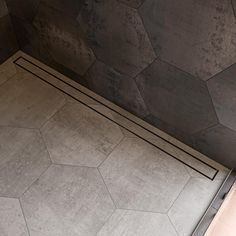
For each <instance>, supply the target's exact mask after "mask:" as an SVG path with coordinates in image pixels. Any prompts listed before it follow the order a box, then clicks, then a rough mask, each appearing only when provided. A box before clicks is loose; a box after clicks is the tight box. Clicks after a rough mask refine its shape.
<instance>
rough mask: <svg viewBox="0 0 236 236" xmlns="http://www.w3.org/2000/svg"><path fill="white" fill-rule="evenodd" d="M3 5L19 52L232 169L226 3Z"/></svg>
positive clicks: (231, 68) (232, 93) (233, 68)
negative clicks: (13, 31) (26, 54)
mask: <svg viewBox="0 0 236 236" xmlns="http://www.w3.org/2000/svg"><path fill="white" fill-rule="evenodd" d="M6 2H7V6H8V9H9V12H10V16H11V20H12V22H13V26H14V29H15V34H16V37H17V40H18V43H19V46H20V49H21V50H23V51H24V52H26V53H28V54H30V55H31V56H33V57H35V58H37V59H39V60H41V61H42V62H44V63H46V64H48V65H49V66H51V67H53V68H54V69H56V70H58V71H59V72H61V73H63V74H65V75H67V76H69V77H70V78H72V79H74V80H76V81H77V82H79V83H80V84H82V85H85V86H86V87H88V88H90V89H91V90H93V91H95V92H97V93H98V94H100V95H102V96H104V97H105V98H107V99H109V100H111V101H113V102H115V103H116V104H118V105H120V106H122V107H123V108H125V109H127V110H128V111H130V112H132V113H134V114H136V115H137V116H139V117H141V118H142V119H144V120H146V121H148V122H149V123H151V124H153V125H155V126H157V127H158V128H160V129H162V130H164V131H166V132H167V133H169V134H171V135H173V136H174V137H176V138H178V139H180V140H181V141H183V142H185V143H187V144H189V145H190V146H193V147H194V148H196V149H197V150H199V151H201V152H203V153H204V154H206V155H208V156H209V157H211V158H213V159H215V160H217V161H219V162H221V163H223V164H225V165H227V166H228V167H234V168H236V157H235V153H236V145H235V143H236V78H235V77H236V65H235V64H234V63H236V20H235V14H234V6H235V10H236V1H235V0H232V1H231V0H199V1H194V0H190V1H189V0H182V1H181V2H180V1H175V0H168V1H167V0H109V1H105V0H100V1H94V0H86V1H85V0H83V1H82V0H81V1H75V0H68V1H62V0H41V1H40V0H25V1H19V0H7V1H6ZM1 8H2V7H1ZM3 9H5V8H3ZM5 12H6V13H4V11H3V12H2V11H1V25H2V19H3V17H2V15H4V14H5V16H6V18H7V19H8V21H9V16H8V15H7V14H8V13H7V10H5ZM1 27H2V26H1ZM5 31H6V32H8V30H5ZM5 31H4V30H1V34H2V32H5ZM8 37H9V36H8ZM1 38H2V37H1ZM10 38H12V36H11V37H10ZM8 43H9V42H8ZM13 45H14V44H13ZM1 50H2V49H1ZM1 55H2V53H1Z"/></svg>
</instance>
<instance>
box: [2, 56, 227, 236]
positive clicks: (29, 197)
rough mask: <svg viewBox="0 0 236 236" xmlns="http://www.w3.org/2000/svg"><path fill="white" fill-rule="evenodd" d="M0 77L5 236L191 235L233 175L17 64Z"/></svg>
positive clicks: (7, 66)
mask: <svg viewBox="0 0 236 236" xmlns="http://www.w3.org/2000/svg"><path fill="white" fill-rule="evenodd" d="M0 73H1V74H0V114H1V115H0V236H90V235H91V236H92V235H98V236H121V235H122V236H144V235H145V236H189V235H191V232H192V231H193V229H194V227H195V226H196V224H197V222H198V220H199V219H200V217H201V216H202V215H203V213H204V211H205V210H206V208H207V206H208V204H209V202H210V201H211V199H212V197H213V196H214V194H215V193H216V191H217V190H218V188H219V186H220V185H221V183H222V181H223V180H224V177H225V176H226V174H227V169H226V168H224V167H223V166H221V165H219V164H217V163H215V166H216V167H217V168H218V169H219V170H220V171H219V173H218V175H217V176H216V178H215V180H214V181H211V180H209V179H207V178H205V177H204V176H202V175H201V174H199V173H197V172H195V171H193V170H192V169H190V168H188V167H186V166H185V165H184V164H182V163H180V162H179V161H177V160H175V159H174V158H172V157H171V156H170V155H168V154H167V153H165V152H163V151H161V150H159V149H157V148H156V147H154V146H152V145H151V144H149V143H147V142H145V141H144V140H142V139H140V138H139V137H137V136H135V135H134V134H131V133H130V132H128V131H127V130H125V129H123V128H121V127H119V126H118V125H117V124H115V123H114V122H112V121H111V120H107V119H106V118H105V117H103V116H101V115H100V114H98V113H97V112H96V111H94V110H91V109H90V108H88V107H86V106H84V105H83V104H81V103H79V102H78V101H76V100H73V99H72V98H69V97H68V96H67V95H65V94H64V93H62V92H61V91H59V90H57V89H56V88H53V87H52V86H50V85H48V84H46V83H44V82H43V81H41V80H40V79H38V78H37V77H35V76H33V75H32V74H30V73H28V72H26V71H24V70H22V69H20V68H18V67H16V66H14V64H13V63H12V61H11V60H9V61H8V62H7V63H5V64H3V65H1V66H0ZM85 100H86V99H85ZM86 102H89V99H87V100H86V101H85V103H86ZM91 105H92V106H93V107H97V109H99V110H100V111H104V108H103V107H101V106H100V105H98V104H96V102H95V103H93V102H91ZM104 112H109V111H104ZM167 148H168V146H167ZM196 168H197V167H196ZM199 168H200V167H199Z"/></svg>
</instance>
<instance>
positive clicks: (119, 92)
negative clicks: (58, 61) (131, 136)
mask: <svg viewBox="0 0 236 236" xmlns="http://www.w3.org/2000/svg"><path fill="white" fill-rule="evenodd" d="M85 78H86V80H87V81H88V84H89V88H90V89H92V90H93V91H95V92H96V93H98V94H100V95H101V96H103V97H105V98H107V99H109V100H110V101H113V102H115V103H116V104H117V105H120V106H122V107H124V108H125V109H127V110H129V111H131V112H133V113H135V114H137V115H139V116H141V117H143V116H146V115H147V114H148V111H147V109H146V106H145V103H144V101H143V99H142V97H141V95H140V93H139V90H138V88H137V85H136V83H135V81H134V80H133V79H131V78H130V77H128V76H125V75H122V74H120V73H119V72H117V71H116V70H114V69H113V68H111V67H109V66H107V65H105V64H103V63H102V62H99V61H96V63H95V64H94V65H93V66H92V67H91V68H90V69H89V71H88V72H87V74H86V76H85Z"/></svg>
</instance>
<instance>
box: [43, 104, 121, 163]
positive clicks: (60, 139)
mask: <svg viewBox="0 0 236 236" xmlns="http://www.w3.org/2000/svg"><path fill="white" fill-rule="evenodd" d="M42 134H43V136H44V139H45V142H46V144H47V147H48V151H49V153H50V155H51V158H52V161H53V162H54V163H61V164H71V165H80V166H90V167H97V166H98V165H99V164H100V163H101V162H102V161H103V160H105V159H106V157H107V155H108V154H109V153H110V152H111V151H112V149H113V148H114V147H115V146H116V145H117V144H118V143H119V142H120V141H121V140H122V138H123V134H122V132H121V130H120V128H119V127H118V126H117V125H116V124H114V123H113V122H111V121H109V120H107V119H106V118H104V117H102V116H101V115H99V114H98V113H96V112H95V111H93V110H91V109H90V108H88V107H85V106H84V105H82V104H80V103H79V102H77V101H75V102H72V101H70V102H68V103H67V104H66V105H65V106H64V107H63V108H62V109H61V110H60V111H59V112H57V114H56V115H55V116H54V117H53V118H52V119H50V120H49V121H48V122H47V123H46V124H45V125H44V126H43V127H42Z"/></svg>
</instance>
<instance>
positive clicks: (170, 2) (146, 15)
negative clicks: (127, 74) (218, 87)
mask: <svg viewBox="0 0 236 236" xmlns="http://www.w3.org/2000/svg"><path fill="white" fill-rule="evenodd" d="M140 14H141V16H142V18H143V20H144V25H145V28H146V30H147V31H148V33H149V35H150V40H151V41H152V44H153V45H154V48H155V51H156V53H157V55H159V56H160V57H161V58H162V59H163V60H165V61H168V62H169V63H172V64H174V65H176V66H177V67H179V68H181V69H183V70H185V71H187V72H189V73H191V74H193V75H195V76H198V77H200V78H201V79H203V80H206V79H208V78H210V77H211V76H212V75H214V74H216V73H218V72H220V71H222V70H223V69H225V68H227V67H228V66H230V65H231V64H233V63H235V60H236V24H235V19H234V15H233V10H232V6H231V1H230V0H224V1H222V0H199V1H195V0H183V1H181V2H179V1H175V0H158V1H156V0H146V1H145V2H144V4H143V5H142V7H141V8H140Z"/></svg>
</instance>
